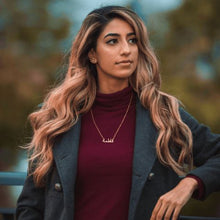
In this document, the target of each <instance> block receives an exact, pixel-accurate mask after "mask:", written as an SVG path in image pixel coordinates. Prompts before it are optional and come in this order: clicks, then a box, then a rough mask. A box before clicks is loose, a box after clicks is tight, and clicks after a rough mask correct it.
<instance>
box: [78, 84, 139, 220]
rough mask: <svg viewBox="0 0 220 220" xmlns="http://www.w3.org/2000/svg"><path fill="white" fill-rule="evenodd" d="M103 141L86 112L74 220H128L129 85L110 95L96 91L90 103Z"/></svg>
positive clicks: (132, 131) (130, 156)
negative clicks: (105, 139)
mask: <svg viewBox="0 0 220 220" xmlns="http://www.w3.org/2000/svg"><path fill="white" fill-rule="evenodd" d="M132 94H133V98H132V102H131V105H130V108H129V111H128V113H127V116H126V118H125V120H124V122H123V124H122V126H121V128H120V130H119V132H118V134H117V136H116V138H115V140H114V143H103V142H102V138H101V136H100V134H99V133H98V131H97V129H96V127H95V125H94V123H93V120H92V117H91V112H90V111H89V112H88V113H86V114H85V115H83V116H82V122H81V135H80V144H79V154H78V167H77V169H78V172H77V179H76V187H75V212H74V213H75V218H74V219H75V220H88V219H96V220H103V219H105V220H112V219H114V220H127V219H128V207H129V196H130V189H131V178H132V159H133V147H134V135H135V103H136V101H135V93H134V92H133V90H132V88H131V87H127V88H125V89H123V90H121V91H118V92H115V93H111V94H101V93H97V95H96V99H95V102H94V104H93V106H92V111H93V115H94V119H95V122H96V124H97V126H98V128H99V129H100V131H101V133H102V135H103V136H104V137H105V138H112V137H113V135H114V133H115V131H116V130H117V128H118V126H119V124H120V122H121V121H122V119H123V116H124V115H125V112H126V109H127V107H128V104H129V101H130V98H131V95H132Z"/></svg>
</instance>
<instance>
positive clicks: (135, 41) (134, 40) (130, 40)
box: [128, 38, 137, 44]
mask: <svg viewBox="0 0 220 220" xmlns="http://www.w3.org/2000/svg"><path fill="white" fill-rule="evenodd" d="M128 41H129V43H132V44H136V43H137V38H131V39H129V40H128Z"/></svg>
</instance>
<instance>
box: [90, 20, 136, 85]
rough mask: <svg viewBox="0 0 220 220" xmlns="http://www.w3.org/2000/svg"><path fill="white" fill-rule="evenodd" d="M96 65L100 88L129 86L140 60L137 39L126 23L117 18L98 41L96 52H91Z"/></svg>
mask: <svg viewBox="0 0 220 220" xmlns="http://www.w3.org/2000/svg"><path fill="white" fill-rule="evenodd" d="M89 58H90V60H91V62H93V63H95V64H96V69H97V74H98V83H99V87H100V86H102V85H105V86H108V85H112V86H114V85H119V84H120V85H124V86H123V87H125V86H127V85H128V77H129V76H131V74H132V73H133V72H134V71H135V69H136V67H137V59H138V46H137V39H136V35H135V33H134V30H133V28H132V27H131V25H130V24H128V23H127V22H126V21H124V20H122V19H119V18H115V19H113V20H112V21H111V22H109V23H108V25H107V26H106V27H105V28H104V30H103V31H102V32H101V34H100V35H99V37H98V39H97V46H96V50H93V49H92V50H91V51H90V52H89Z"/></svg>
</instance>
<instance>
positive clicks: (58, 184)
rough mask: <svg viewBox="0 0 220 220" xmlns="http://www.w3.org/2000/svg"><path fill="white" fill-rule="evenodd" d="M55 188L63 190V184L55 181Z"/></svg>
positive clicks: (59, 190)
mask: <svg viewBox="0 0 220 220" xmlns="http://www.w3.org/2000/svg"><path fill="white" fill-rule="evenodd" d="M54 188H55V190H56V191H58V192H61V191H62V186H61V184H60V183H55V185H54Z"/></svg>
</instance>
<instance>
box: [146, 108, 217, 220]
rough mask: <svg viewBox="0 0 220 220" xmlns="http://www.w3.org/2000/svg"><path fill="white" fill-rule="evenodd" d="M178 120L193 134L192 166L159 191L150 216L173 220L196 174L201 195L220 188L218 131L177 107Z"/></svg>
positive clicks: (194, 184) (153, 219)
mask: <svg viewBox="0 0 220 220" xmlns="http://www.w3.org/2000/svg"><path fill="white" fill-rule="evenodd" d="M180 114H181V117H182V120H183V121H184V122H185V123H186V124H187V125H188V126H189V128H190V129H191V131H192V135H193V159H194V165H195V167H196V168H195V169H194V170H192V171H191V172H190V173H189V174H190V175H189V177H185V178H184V179H182V180H181V181H180V182H179V184H178V185H177V186H176V187H175V188H173V189H172V190H171V191H169V192H167V193H166V194H164V195H162V196H161V197H160V198H159V200H158V202H157V204H156V206H155V208H154V210H153V212H152V216H151V219H150V220H161V219H164V220H166V219H167V220H168V219H169V220H170V217H171V216H172V220H176V219H177V218H178V215H179V213H180V211H181V209H182V207H183V206H184V205H185V204H186V203H187V202H188V200H189V199H190V198H191V196H192V195H193V192H194V191H195V190H196V189H197V188H198V181H197V180H196V178H192V176H195V177H197V178H198V179H200V180H201V181H202V183H203V186H204V189H203V196H202V198H205V197H207V196H208V195H209V194H210V193H212V192H214V191H218V190H220V184H219V183H220V135H218V134H214V133H212V132H211V131H210V129H209V128H208V127H207V126H204V125H202V124H199V123H198V121H197V120H196V119H194V118H193V117H192V116H191V115H190V114H188V113H187V112H186V111H184V110H183V109H180Z"/></svg>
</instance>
